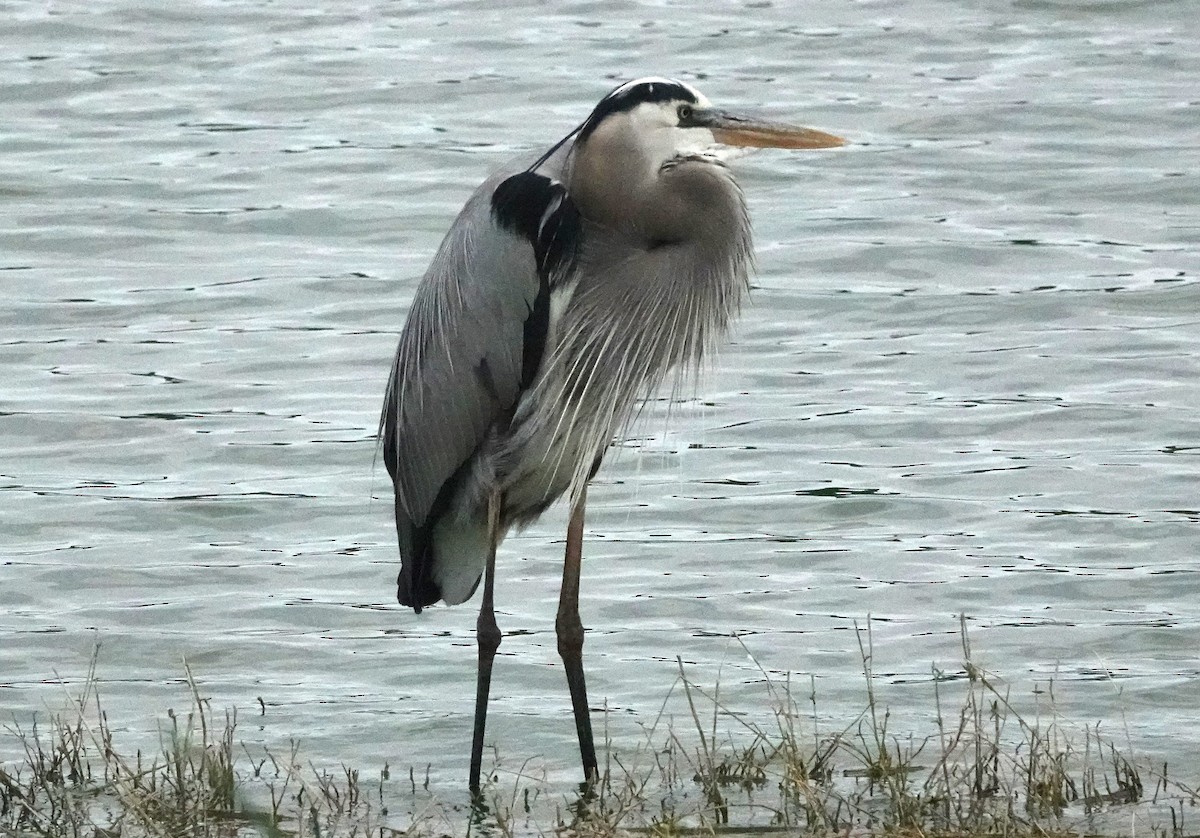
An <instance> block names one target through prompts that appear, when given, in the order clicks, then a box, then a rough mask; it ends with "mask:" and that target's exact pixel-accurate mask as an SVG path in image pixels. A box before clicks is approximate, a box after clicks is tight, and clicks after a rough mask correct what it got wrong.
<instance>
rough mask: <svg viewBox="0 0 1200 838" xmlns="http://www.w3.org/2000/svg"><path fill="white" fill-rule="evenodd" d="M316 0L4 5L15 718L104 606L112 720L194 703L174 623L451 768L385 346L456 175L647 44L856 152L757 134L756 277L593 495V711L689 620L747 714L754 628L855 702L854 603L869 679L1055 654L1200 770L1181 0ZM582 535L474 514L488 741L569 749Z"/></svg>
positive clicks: (1061, 683)
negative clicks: (491, 575) (569, 669)
mask: <svg viewBox="0 0 1200 838" xmlns="http://www.w3.org/2000/svg"><path fill="white" fill-rule="evenodd" d="M329 8H330V9H334V8H335V7H333V6H329ZM336 8H337V9H339V10H338V11H329V12H319V11H316V10H314V9H313V8H312V7H310V6H307V5H305V4H300V3H295V2H276V3H266V2H262V3H258V2H246V3H234V2H223V3H216V2H208V3H194V4H187V5H186V6H184V5H176V6H171V7H164V6H160V5H157V4H144V5H139V4H136V3H131V2H128V0H110V2H93V3H90V4H87V5H86V7H84V6H82V5H80V4H64V5H52V4H51V5H48V4H41V3H32V2H10V3H7V4H5V5H4V7H3V14H4V17H5V25H4V26H3V27H2V28H0V104H2V107H3V113H4V120H3V125H2V126H0V289H2V291H3V297H4V300H5V305H4V306H3V308H2V309H0V363H2V364H3V370H4V373H5V379H4V381H3V384H2V385H0V445H2V449H0V452H2V453H0V712H2V713H3V715H4V716H6V717H9V718H12V716H13V715H14V714H15V715H16V717H17V718H18V719H23V718H27V717H28V715H29V714H30V713H31V712H33V711H35V710H40V709H44V708H45V707H46V706H57V705H58V704H61V702H62V700H63V697H64V695H65V694H66V693H67V692H70V691H71V690H72V689H73V688H74V687H75V686H77V685H78V683H79V682H80V680H81V679H82V677H83V675H84V672H85V670H86V665H87V661H88V658H89V655H90V650H91V648H92V646H93V644H94V643H95V642H96V641H97V640H99V641H100V642H101V643H102V651H101V658H100V665H99V672H100V676H101V678H102V681H103V683H102V687H101V689H102V693H103V695H104V696H105V697H106V699H107V702H108V704H109V709H110V716H111V717H112V718H113V720H114V723H115V724H117V725H118V726H120V725H124V726H127V727H129V728H131V729H132V730H134V731H137V730H142V731H151V730H153V725H154V723H155V722H154V719H155V716H156V714H157V713H159V712H161V710H162V709H163V708H165V707H168V706H173V705H177V704H179V703H181V702H182V701H185V700H186V695H185V693H184V692H183V691H182V690H181V687H180V683H179V681H180V678H181V676H182V674H183V669H182V664H181V659H182V658H186V659H187V660H188V662H189V663H190V665H191V667H192V668H193V670H194V672H195V673H196V676H197V678H198V679H199V680H200V681H201V683H202V684H203V685H204V687H205V689H206V691H207V692H208V693H210V694H211V695H212V696H213V698H214V703H215V705H216V706H218V707H220V706H224V705H229V704H236V705H238V706H240V707H243V708H247V707H253V706H255V699H256V698H257V697H261V698H262V699H263V700H264V701H265V702H266V704H267V707H268V712H267V715H266V716H265V717H264V718H263V719H261V720H259V721H261V724H262V726H263V729H262V730H261V732H259V733H255V732H253V731H249V732H247V735H248V736H252V737H253V736H260V737H261V738H262V739H263V740H264V741H275V742H278V741H286V740H287V739H288V738H290V737H299V738H302V739H303V740H304V742H305V744H306V752H308V753H309V754H310V755H311V756H313V757H315V758H317V759H323V760H324V759H329V760H345V761H347V762H349V763H350V764H354V765H360V766H363V767H364V768H369V767H372V766H379V765H381V764H382V763H383V762H384V761H385V760H386V761H389V762H390V763H391V764H392V765H393V766H395V765H424V764H425V763H431V764H432V767H433V771H434V772H435V774H438V775H441V776H444V777H446V778H449V779H452V780H457V779H459V778H461V776H462V775H463V774H464V773H465V769H466V759H467V752H468V748H469V737H470V713H471V708H472V686H473V678H474V675H473V672H474V649H473V646H474V640H473V627H474V620H475V613H474V608H472V607H470V606H465V607H461V608H454V609H448V608H444V607H438V608H434V609H430V610H428V611H426V612H425V613H424V614H422V615H421V616H420V617H419V618H418V617H415V616H414V615H413V614H412V613H411V612H409V611H407V610H406V609H402V608H400V607H399V606H398V605H396V604H395V602H394V600H393V595H394V577H395V571H396V563H397V557H396V552H395V544H394V541H393V532H392V524H391V520H390V515H391V509H390V501H389V500H388V495H389V491H390V486H389V484H388V480H387V475H386V473H385V471H384V470H383V468H382V467H381V466H380V465H378V464H376V463H375V461H374V431H375V426H376V421H377V416H378V407H379V404H380V399H381V395H382V389H383V384H384V381H385V379H386V376H387V371H388V364H389V361H390V357H391V353H392V351H393V348H394V345H395V341H396V336H397V333H398V331H399V328H400V325H401V323H402V319H403V316H404V311H405V308H406V306H407V302H408V300H409V298H410V296H411V294H412V290H413V287H414V283H415V280H416V278H417V277H418V276H419V275H420V273H421V271H422V270H423V269H424V266H425V264H426V263H427V261H428V259H429V257H430V256H431V254H432V252H433V251H434V249H435V248H436V246H437V244H438V242H439V240H440V237H441V235H442V233H443V232H444V230H445V228H446V227H447V225H448V223H449V221H450V219H451V218H452V217H453V215H454V213H455V212H456V211H457V209H458V208H459V206H461V204H462V202H463V200H464V199H465V197H466V196H467V194H469V192H470V190H471V189H472V188H473V187H474V186H475V185H476V184H477V183H478V182H479V181H480V180H481V179H482V178H483V177H485V176H486V174H487V173H488V172H489V171H490V170H491V169H493V168H494V167H496V166H498V165H500V164H501V163H502V162H503V161H505V160H506V159H507V158H509V157H510V156H511V155H513V154H515V153H518V152H524V151H528V150H530V149H536V148H543V147H545V146H547V145H548V144H549V143H550V142H552V141H553V140H555V139H557V138H558V137H559V136H561V135H562V134H563V133H564V132H565V131H566V130H568V129H569V128H570V127H572V126H573V125H574V124H575V123H576V122H578V121H579V120H580V119H581V118H582V116H584V115H585V114H586V112H587V111H588V110H589V108H590V107H591V105H592V104H593V103H594V102H595V101H596V100H597V99H598V98H599V97H600V96H601V95H602V94H603V93H604V92H606V91H607V89H608V88H609V87H611V86H612V85H613V84H615V83H616V81H617V80H623V79H626V78H629V77H633V76H636V75H643V74H646V73H650V72H654V73H661V74H671V75H678V76H680V77H682V78H686V79H689V80H692V81H693V82H695V83H696V84H697V85H698V86H699V87H700V88H701V89H702V90H704V91H705V93H707V94H708V96H709V97H710V98H711V99H713V100H714V101H716V102H718V103H720V104H725V105H730V106H733V105H736V106H742V107H755V108H758V109H760V110H762V111H764V112H766V113H769V114H771V115H775V116H780V117H788V118H792V119H795V120H796V121H801V122H804V123H807V124H811V125H814V126H817V127H821V128H824V129H827V130H830V131H834V132H836V133H840V134H844V135H846V136H848V137H850V138H852V139H853V140H854V141H855V143H856V144H855V145H853V146H851V147H849V148H847V149H844V150H841V151H834V152H823V153H812V154H800V153H793V152H776V151H768V152H762V153H759V154H757V155H755V156H753V157H750V158H747V159H744V160H742V161H740V162H739V164H738V169H739V171H740V178H741V180H742V183H743V185H744V187H745V189H746V191H747V194H748V196H749V200H750V203H751V209H752V212H753V215H754V218H755V224H756V232H757V241H758V250H759V275H758V278H757V282H756V288H755V291H754V294H753V301H752V304H751V305H750V307H749V308H748V310H747V311H746V312H745V315H744V317H743V319H742V323H741V325H740V328H739V329H738V331H737V334H736V336H735V338H734V340H733V342H732V344H731V345H730V346H729V347H728V348H727V350H726V351H725V352H724V353H723V355H722V357H721V359H720V361H719V363H718V365H717V368H716V370H715V371H714V372H713V374H711V375H710V376H708V377H707V378H706V379H705V381H704V383H703V384H702V386H701V388H700V389H699V391H698V393H697V398H695V399H692V400H689V401H688V402H687V403H686V404H683V405H675V406H674V407H673V408H672V410H671V413H672V416H671V421H670V422H669V423H667V422H666V421H665V414H666V409H665V405H661V404H660V405H658V407H660V408H662V409H660V410H658V411H657V413H655V415H652V416H651V418H650V419H649V420H648V421H647V422H645V423H644V424H643V425H642V426H641V428H640V432H641V433H640V436H639V438H638V439H637V440H635V441H633V442H631V443H628V444H626V445H624V446H623V450H622V451H621V456H619V457H616V458H612V461H611V462H610V463H609V464H608V465H607V466H606V467H605V468H604V469H603V470H602V471H601V473H600V475H599V477H598V478H597V481H596V484H595V488H594V489H593V491H592V492H591V494H590V499H591V508H590V515H589V521H588V534H587V539H588V540H587V543H586V556H587V558H586V561H585V571H584V573H585V578H584V582H583V614H584V621H585V623H586V624H587V625H588V626H589V627H590V628H591V630H590V632H589V635H588V646H587V651H586V656H587V665H588V671H589V678H590V687H591V692H592V699H593V704H594V705H595V706H601V705H603V704H607V706H608V707H609V708H610V709H611V710H613V711H614V712H613V713H612V714H611V715H610V717H609V720H608V723H607V725H608V730H609V735H611V736H612V738H613V740H614V742H615V744H616V745H617V746H618V747H622V746H625V745H628V744H629V743H632V742H637V741H638V740H639V737H640V735H641V734H640V728H639V727H638V724H639V723H646V722H648V721H651V720H653V718H654V716H655V715H656V714H657V712H658V710H659V707H660V706H661V704H662V701H663V698H664V696H665V695H666V694H667V692H668V690H669V689H670V688H671V685H672V683H673V680H674V678H675V674H676V664H675V658H676V656H677V655H680V656H682V657H683V659H684V660H685V661H687V662H689V664H690V665H691V666H692V667H693V670H692V675H693V677H695V679H696V680H699V681H702V682H703V681H710V682H711V680H712V679H714V678H715V677H716V675H717V671H718V667H723V668H722V669H721V675H720V677H721V679H722V689H723V690H724V691H725V694H726V696H727V698H728V699H729V700H730V701H731V703H734V704H737V703H738V702H739V701H742V702H743V704H742V706H749V707H755V706H758V707H760V708H763V709H764V710H765V707H764V688H763V686H762V684H761V676H760V673H759V671H758V669H757V664H756V663H754V662H752V661H750V660H749V659H747V657H746V655H745V653H744V652H743V651H742V649H741V647H740V645H738V644H737V643H736V642H734V641H732V640H731V639H730V638H729V635H730V634H732V633H735V632H736V633H740V634H741V636H742V640H743V642H744V643H745V645H746V647H748V648H749V649H750V650H751V652H752V653H753V654H754V655H755V657H756V658H757V663H758V664H761V665H762V666H763V667H764V668H766V669H767V670H770V671H772V672H776V673H778V672H782V671H792V672H795V673H797V674H798V675H799V676H801V677H804V676H807V675H808V674H810V673H811V674H813V675H815V677H816V684H817V688H818V692H819V694H820V696H821V698H822V701H823V702H824V707H825V710H826V711H828V712H829V713H830V714H831V715H834V716H836V715H837V714H838V713H839V712H841V711H842V710H844V711H845V712H847V713H852V712H853V711H854V710H857V708H858V707H860V706H861V705H862V683H861V682H862V676H861V673H860V667H861V663H860V661H859V651H858V641H857V639H856V637H855V634H854V632H853V631H852V630H850V629H852V627H853V625H854V623H855V621H857V622H858V623H859V624H862V623H863V622H864V621H865V618H866V616H867V615H868V614H870V615H872V618H873V620H874V645H875V648H874V652H875V659H874V667H875V670H876V672H877V674H879V675H881V676H882V677H883V678H884V679H885V681H886V684H885V687H886V688H885V691H884V694H883V696H884V698H885V699H886V700H887V701H888V702H889V703H890V704H891V705H892V706H893V707H894V708H895V709H896V711H897V713H898V714H900V715H902V716H904V715H907V716H909V717H911V718H912V719H915V720H918V721H920V722H921V723H927V720H928V716H929V714H930V712H931V708H932V703H931V702H932V699H931V696H932V689H931V686H930V679H931V665H934V664H936V665H937V666H938V667H939V668H942V669H946V670H949V671H953V670H955V669H957V668H958V667H959V665H960V664H959V661H960V658H961V655H960V651H959V641H958V637H957V632H958V619H957V615H958V614H966V615H967V622H968V625H969V626H970V629H971V635H972V641H973V644H974V647H975V653H976V657H977V659H978V661H979V662H981V663H983V664H984V665H986V666H988V667H989V668H991V669H993V670H995V671H998V672H1000V673H1002V674H1003V675H1005V676H1006V677H1007V678H1008V680H1009V681H1010V682H1011V683H1012V685H1013V690H1014V693H1015V694H1020V695H1028V694H1029V693H1030V692H1031V691H1032V689H1033V688H1034V685H1035V684H1042V685H1044V684H1045V683H1046V682H1047V681H1048V680H1049V679H1051V678H1053V679H1054V681H1055V684H1056V687H1055V692H1056V696H1057V699H1058V701H1059V704H1060V708H1061V709H1062V710H1063V712H1064V714H1066V715H1067V716H1070V717H1072V718H1076V719H1080V720H1082V721H1091V720H1096V719H1104V720H1106V722H1108V723H1112V724H1116V723H1118V722H1117V720H1118V719H1119V717H1120V715H1121V713H1124V716H1125V720H1126V722H1127V724H1128V727H1129V729H1130V731H1131V734H1132V738H1133V740H1134V741H1135V742H1137V743H1139V747H1141V748H1144V750H1145V751H1146V753H1147V754H1149V755H1151V756H1154V755H1160V754H1166V755H1172V756H1173V758H1175V759H1178V758H1180V756H1181V755H1182V757H1183V759H1184V760H1185V762H1186V761H1187V760H1189V759H1190V760H1192V764H1193V765H1194V753H1195V750H1196V748H1197V747H1198V746H1200V734H1197V732H1196V727H1195V724H1194V719H1195V713H1196V710H1197V706H1198V705H1200V689H1198V688H1200V659H1198V655H1197V651H1196V650H1197V648H1200V558H1198V553H1200V529H1198V528H1200V497H1198V492H1197V485H1198V484H1197V480H1198V478H1200V422H1198V420H1197V415H1198V410H1200V391H1198V387H1197V370H1198V362H1200V282H1198V276H1200V207H1198V202H1197V194H1198V192H1197V189H1198V186H1197V169H1198V167H1197V162H1198V160H1197V144H1198V137H1200V130H1198V126H1200V98H1198V94H1197V87H1196V80H1197V78H1200V59H1198V58H1197V56H1200V24H1197V23H1196V17H1195V15H1194V9H1193V8H1192V6H1191V4H1190V3H1189V2H1186V0H1179V2H1160V0H1155V2H1129V1H1128V0H1125V1H1124V2H1119V3H1109V2H1074V1H1072V2H1066V0H1063V2H1049V1H1047V2H1033V1H1032V0H1027V1H1025V2H1011V3H1010V2H1000V1H999V0H979V2H967V3H960V4H945V3H935V2H923V0H910V1H909V2H904V1H902V0H896V2H862V3H854V4H836V5H835V4H818V3H811V4H790V3H775V4H772V3H769V2H765V3H759V2H755V3H747V4H745V5H744V6H742V7H734V6H732V5H731V4H724V3H711V4H709V5H708V6H707V7H701V8H685V7H681V6H676V5H671V4H639V3H632V2H628V3H603V4H601V3H573V4H559V5H555V6H553V7H547V6H543V5H536V4H529V5H525V6H521V7H519V9H518V10H516V11H513V10H511V8H510V10H509V11H505V12H500V11H490V10H489V9H488V8H487V7H482V6H480V5H477V4H456V3H436V4H430V3H421V4H417V3H407V4H387V5H384V4H370V3H361V4H354V5H353V7H336ZM343 8H344V10H342V9H343ZM652 413H654V411H652ZM564 529H565V516H564V514H563V512H562V511H561V510H555V511H554V512H552V513H551V514H549V515H547V516H546V517H545V518H544V519H543V520H542V522H540V523H539V524H538V525H537V526H535V527H533V528H531V529H530V530H528V531H526V532H525V533H523V534H520V535H517V536H514V537H511V538H510V539H509V540H508V541H507V542H506V544H505V546H504V548H503V550H502V555H501V565H500V581H499V586H498V592H497V599H498V604H499V608H500V617H499V619H500V623H501V627H502V628H503V629H505V630H506V632H509V633H510V635H509V636H508V637H507V639H506V640H505V643H504V646H503V647H502V650H501V652H502V658H501V660H500V661H499V663H498V667H497V675H496V681H495V686H494V696H495V699H494V704H493V710H492V715H491V719H490V724H491V728H490V730H491V733H492V735H491V737H490V738H491V739H492V740H493V741H495V742H496V743H497V745H498V746H499V748H500V750H501V752H502V753H504V754H506V755H508V756H510V757H511V758H512V759H514V760H517V761H518V762H519V761H520V760H521V759H523V758H524V757H526V756H531V755H532V756H535V757H537V758H538V759H539V760H541V761H543V762H544V763H545V764H546V765H547V766H548V767H549V769H550V770H551V771H552V772H560V773H561V774H562V776H565V777H574V774H575V772H577V770H578V769H577V768H576V764H575V760H576V756H575V753H574V743H573V735H574V734H573V728H572V725H571V724H570V710H569V703H568V701H567V697H566V691H565V685H564V683H563V678H562V674H561V670H560V669H559V667H558V662H557V654H556V651H555V641H554V634H553V614H554V603H555V600H556V597H557V580H558V575H559V573H560V554H561V550H562V538H563V533H564ZM64 682H65V683H66V684H67V688H66V690H65V691H64V688H63V686H62V684H63V683H64ZM13 747H14V746H13V744H12V743H7V744H4V745H2V746H0V748H3V749H4V750H3V754H5V755H7V754H8V753H10V752H11V749H12V748H13ZM1184 773H1186V772H1184ZM1193 773H1194V772H1193Z"/></svg>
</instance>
